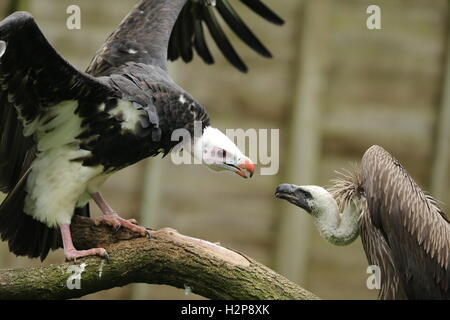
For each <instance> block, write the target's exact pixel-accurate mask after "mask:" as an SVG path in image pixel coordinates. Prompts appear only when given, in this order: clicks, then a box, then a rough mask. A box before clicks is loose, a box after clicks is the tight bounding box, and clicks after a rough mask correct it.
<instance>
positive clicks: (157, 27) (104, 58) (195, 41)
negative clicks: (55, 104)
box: [87, 0, 283, 76]
mask: <svg viewBox="0 0 450 320" xmlns="http://www.w3.org/2000/svg"><path fill="white" fill-rule="evenodd" d="M240 1H241V2H242V3H244V4H245V5H247V6H248V7H249V8H250V9H252V10H253V11H254V12H255V13H257V14H259V15H260V16H262V17H263V18H264V19H266V20H268V21H270V22H273V23H275V24H283V20H282V19H281V18H280V17H278V16H277V15H276V14H275V13H274V12H272V11H271V10H270V9H269V8H268V7H266V6H265V5H264V4H263V3H262V2H261V1H260V0H240ZM215 11H217V12H219V14H220V15H221V16H222V18H223V20H224V21H225V22H226V23H227V24H228V26H229V27H230V28H231V29H232V30H233V31H234V32H235V33H236V34H237V35H238V36H239V38H241V39H242V40H243V41H244V42H245V43H246V44H248V45H249V46H250V47H251V48H253V49H254V50H255V51H256V52H258V53H259V54H261V55H263V56H266V57H270V56H271V54H270V52H269V51H268V50H267V49H266V48H265V47H264V45H263V44H262V43H261V42H260V41H259V40H258V39H257V38H256V36H255V35H254V34H253V33H252V31H251V30H250V29H249V28H248V27H247V26H246V24H245V23H244V22H243V21H242V19H241V18H240V17H239V15H238V14H237V13H236V12H235V10H234V9H233V7H232V6H231V5H230V3H229V1H228V0H142V1H141V2H140V3H139V4H138V5H137V6H136V7H135V8H134V9H133V10H132V11H131V12H130V13H129V14H128V16H127V17H125V19H124V20H123V21H122V23H121V24H120V26H119V27H118V28H117V30H116V31H114V33H113V34H111V36H110V37H109V38H108V40H107V41H106V42H105V44H104V45H103V47H102V48H101V49H100V50H99V51H98V53H97V55H96V57H95V58H94V59H93V60H92V62H91V64H90V66H89V67H88V69H87V72H88V73H90V74H92V75H95V76H106V75H110V74H111V73H113V72H114V71H116V70H117V69H119V68H120V67H121V66H123V65H125V64H126V63H127V62H137V63H144V64H148V65H154V66H158V67H161V68H162V69H164V70H166V69H167V58H169V59H170V60H176V59H178V58H179V57H182V58H183V60H184V61H186V62H189V61H191V60H192V58H193V51H194V49H195V51H197V53H198V54H199V56H200V57H202V59H203V60H204V61H205V62H206V63H208V64H211V63H213V62H214V59H213V57H212V55H211V53H210V51H209V48H208V45H207V43H206V40H205V33H204V24H206V26H207V28H208V29H209V31H210V33H211V36H212V37H213V39H214V41H215V42H216V44H217V46H218V47H219V49H220V50H221V51H222V53H223V54H224V56H225V57H226V58H227V59H228V60H229V61H230V62H231V63H232V64H233V65H234V66H235V67H236V68H238V69H239V70H240V71H243V72H245V71H247V67H246V65H245V64H244V62H243V61H242V60H241V58H240V57H239V55H238V54H237V52H236V51H235V49H234V48H233V46H232V45H231V43H230V41H229V40H228V38H227V36H226V35H225V33H224V31H223V29H222V26H221V24H220V23H219V22H218V20H217V17H216V13H215Z"/></svg>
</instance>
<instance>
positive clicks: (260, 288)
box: [0, 216, 318, 300]
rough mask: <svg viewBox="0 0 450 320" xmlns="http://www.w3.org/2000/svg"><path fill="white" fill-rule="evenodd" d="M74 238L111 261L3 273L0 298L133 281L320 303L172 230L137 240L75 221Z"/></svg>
mask: <svg viewBox="0 0 450 320" xmlns="http://www.w3.org/2000/svg"><path fill="white" fill-rule="evenodd" d="M72 234H73V240H74V243H75V246H76V247H77V248H79V249H88V248H92V247H104V248H105V249H107V251H108V253H109V256H110V260H109V261H105V260H103V259H100V258H97V257H92V258H85V259H82V260H79V261H77V262H71V263H63V264H58V265H49V266H43V267H35V268H25V269H10V270H0V299H70V298H78V297H81V296H84V295H87V294H90V293H94V292H97V291H100V290H105V289H110V288H114V287H119V286H124V285H127V284H130V283H149V284H166V285H171V286H174V287H177V288H185V287H189V288H190V289H191V290H192V292H193V293H196V294H199V295H202V296H204V297H207V298H210V299H299V300H309V299H318V298H317V297H316V296H315V295H314V294H312V293H310V292H308V291H306V290H305V289H303V288H301V287H300V286H298V285H296V284H295V283H293V282H291V281H289V280H287V279H286V278H284V277H283V276H281V275H279V274H277V273H275V272H274V271H272V270H271V269H269V268H267V267H266V266H264V265H262V264H260V263H258V262H256V261H254V260H253V259H251V258H249V257H247V256H245V255H243V254H241V253H238V252H235V251H232V250H230V249H227V248H224V247H221V246H219V245H216V244H213V243H211V242H208V241H204V240H200V239H195V238H191V237H187V236H184V235H181V234H179V233H178V232H177V231H175V230H173V229H161V230H158V231H153V232H152V239H146V238H137V237H136V235H134V234H132V233H131V232H129V231H128V230H119V231H118V232H117V233H112V231H111V229H110V228H109V227H107V226H103V225H101V226H98V227H97V226H94V225H93V223H92V220H91V219H89V218H83V217H78V216H76V217H74V220H73V222H72ZM81 263H84V264H86V266H85V270H84V272H83V273H82V275H81V282H80V284H81V288H80V289H72V290H70V289H68V286H67V282H68V279H69V277H70V276H71V275H73V273H72V272H70V271H68V269H69V267H70V266H71V265H77V266H79V265H80V264H81Z"/></svg>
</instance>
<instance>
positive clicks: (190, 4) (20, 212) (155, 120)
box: [0, 0, 282, 260]
mask: <svg viewBox="0 0 450 320" xmlns="http://www.w3.org/2000/svg"><path fill="white" fill-rule="evenodd" d="M241 1H242V2H243V3H244V4H246V5H247V6H249V7H250V8H251V9H253V10H254V11H255V12H256V13H258V14H260V15H261V16H262V17H264V18H266V19H267V20H269V21H272V22H274V23H278V24H281V23H282V20H281V19H280V18H279V17H278V16H277V15H276V14H275V13H273V12H272V11H271V10H270V9H268V8H267V7H266V6H265V5H264V4H263V3H262V2H261V1H259V0H241ZM212 4H213V5H214V6H212ZM215 10H217V11H218V12H219V13H220V14H221V15H222V16H223V18H224V20H225V22H227V23H228V24H229V25H230V27H231V29H232V30H234V31H235V32H236V33H237V34H238V35H239V36H240V37H241V38H242V39H243V40H244V41H245V42H246V43H247V44H249V45H250V46H251V47H252V48H254V49H255V50H256V51H258V52H259V53H261V54H263V55H265V56H270V53H269V52H268V51H267V49H265V47H264V46H263V45H262V44H261V43H260V42H259V41H258V40H257V39H256V37H255V36H254V35H253V34H252V32H251V31H250V30H249V29H248V27H246V25H245V24H244V22H242V20H241V19H240V18H239V16H238V15H237V14H236V12H235V11H234V10H233V8H232V7H231V6H230V5H229V3H228V1H227V0H215V1H209V0H170V1H169V0H143V1H141V2H140V3H139V4H138V5H137V6H136V7H135V8H134V9H133V10H132V11H131V12H130V14H129V15H128V16H127V17H126V18H125V19H124V20H123V21H122V23H121V24H120V26H119V28H118V29H117V30H116V31H115V32H114V33H113V34H112V35H111V36H110V37H109V38H108V40H107V41H106V43H105V44H104V45H103V47H102V48H101V49H100V50H99V52H98V53H97V55H96V57H95V58H94V59H93V60H92V62H91V64H90V66H89V68H88V70H87V72H86V73H84V72H81V71H79V70H77V69H75V68H74V67H73V66H71V65H70V64H69V63H68V62H67V61H65V60H64V59H63V58H62V57H61V56H60V55H58V53H57V52H56V51H55V49H53V47H52V46H51V45H50V44H49V43H48V42H47V40H46V39H45V37H44V36H43V34H42V33H41V31H40V30H39V28H38V26H37V25H36V23H35V21H34V19H33V18H32V16H31V15H30V14H29V13H26V12H16V13H14V14H12V15H10V16H8V17H7V18H5V19H4V20H3V21H1V22H0V191H2V192H5V193H8V196H7V198H6V199H5V201H4V202H3V203H2V204H1V206H0V234H1V238H2V240H7V241H8V244H9V248H10V251H11V252H13V253H15V254H16V255H24V256H28V257H40V258H41V259H44V258H45V257H46V256H47V254H48V252H49V250H50V249H56V248H57V247H58V246H59V243H60V240H59V239H60V235H61V238H62V243H63V247H64V253H65V256H66V258H67V259H68V260H71V259H76V258H79V257H85V256H90V255H99V256H107V252H106V251H105V250H104V249H103V248H93V249H90V250H77V249H76V248H75V247H74V245H73V243H72V237H71V232H70V223H71V219H72V216H73V215H74V214H79V215H84V216H88V215H89V206H88V202H89V200H90V199H91V198H93V199H94V201H95V202H96V203H97V204H98V206H99V207H100V209H101V210H102V212H103V213H104V215H103V216H102V217H100V218H97V220H96V221H97V222H105V223H107V224H109V225H111V226H113V227H116V228H118V227H124V228H129V229H131V230H133V231H135V232H138V233H140V234H141V235H143V236H145V235H147V230H146V229H145V228H143V227H140V226H138V225H137V224H135V221H131V220H130V221H128V220H125V219H122V218H120V217H119V216H118V215H117V214H116V213H115V212H114V210H113V209H112V208H111V207H109V206H108V204H107V203H106V202H105V200H104V199H103V198H102V196H101V195H100V193H99V188H100V187H101V185H102V184H103V183H104V181H105V180H106V179H107V178H108V177H109V176H110V175H111V174H113V173H115V172H117V171H118V170H120V169H122V168H125V167H127V166H129V165H131V164H133V163H136V162H138V161H140V160H142V159H144V158H147V157H150V156H155V155H157V154H160V153H162V154H164V155H166V154H168V153H169V152H170V150H171V149H172V148H173V147H174V146H176V145H177V144H178V143H181V144H182V146H183V148H184V149H185V150H187V151H189V152H190V153H191V154H192V155H193V156H194V157H195V158H196V159H199V160H201V161H203V163H206V164H207V165H208V166H209V167H210V168H212V169H214V170H229V171H231V172H235V173H237V174H239V175H240V176H242V177H244V178H247V177H251V176H252V175H253V172H254V166H253V164H252V162H251V160H250V159H249V158H247V157H246V156H245V155H244V154H243V153H242V152H241V151H240V150H239V149H238V148H237V146H236V145H235V144H234V143H233V142H232V141H231V140H230V139H228V138H227V137H226V136H225V135H224V134H223V133H222V132H220V131H219V130H218V129H215V128H213V127H212V126H211V125H210V121H209V118H208V115H207V112H206V110H205V109H204V107H203V106H202V105H200V104H199V103H198V102H196V101H195V100H194V99H193V97H191V96H190V95H189V94H188V93H186V92H185V91H184V90H183V89H182V88H180V87H179V86H178V85H177V84H175V83H174V81H173V80H172V79H171V78H170V76H169V75H168V74H167V58H168V54H169V58H171V59H176V58H178V57H179V56H181V57H182V58H183V59H184V60H186V61H189V60H190V59H191V58H192V52H193V49H195V50H196V51H197V52H198V54H199V55H200V56H201V57H202V58H203V59H204V60H205V61H206V62H208V63H212V62H213V59H212V56H211V54H210V52H209V50H208V46H207V44H206V42H205V38H204V30H203V24H204V23H206V25H207V27H208V29H209V30H210V32H211V34H212V37H213V38H214V40H215V41H216V42H217V43H218V46H219V48H220V49H221V50H222V52H223V53H224V55H225V56H226V57H227V58H228V59H229V60H230V62H232V63H233V64H234V65H235V66H236V67H237V68H238V69H240V70H241V71H245V70H246V67H245V65H244V63H243V62H242V60H241V59H240V58H239V56H238V55H237V53H236V52H235V51H234V49H233V47H232V46H231V44H230V43H229V41H228V40H227V38H226V36H225V34H224V33H223V31H222V29H221V26H220V25H219V24H218V22H217V18H216V16H215ZM180 12H181V14H180ZM174 26H175V27H174ZM172 29H173V32H172ZM196 124H198V127H199V128H200V134H199V135H194V129H195V127H196ZM177 129H184V130H185V131H186V132H188V134H189V135H190V137H191V138H192V139H190V142H189V139H187V140H186V141H185V140H184V139H181V140H182V141H180V139H176V140H174V139H172V133H174V132H175V130H177Z"/></svg>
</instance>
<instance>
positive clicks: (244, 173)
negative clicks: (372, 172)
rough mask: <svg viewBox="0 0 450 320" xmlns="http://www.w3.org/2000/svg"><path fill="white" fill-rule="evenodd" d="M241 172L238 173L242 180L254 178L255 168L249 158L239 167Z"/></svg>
mask: <svg viewBox="0 0 450 320" xmlns="http://www.w3.org/2000/svg"><path fill="white" fill-rule="evenodd" d="M238 167H239V170H237V171H236V173H237V174H238V175H240V176H241V177H242V178H245V179H247V178H251V177H253V173H254V172H255V166H254V165H253V162H252V161H251V160H250V159H249V158H245V159H244V161H242V162H241V163H240V164H239V165H238Z"/></svg>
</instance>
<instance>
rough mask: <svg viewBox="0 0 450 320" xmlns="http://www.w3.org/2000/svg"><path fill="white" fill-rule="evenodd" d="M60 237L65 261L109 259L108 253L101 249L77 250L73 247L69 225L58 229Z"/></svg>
mask: <svg viewBox="0 0 450 320" xmlns="http://www.w3.org/2000/svg"><path fill="white" fill-rule="evenodd" d="M59 228H60V230H61V237H62V241H63V246H64V255H65V256H66V259H67V260H69V261H70V260H76V259H77V258H83V257H88V256H100V257H104V258H106V259H109V256H108V253H107V252H106V250H105V249H103V248H93V249H89V250H77V249H75V247H74V246H73V242H72V235H71V234H70V225H68V224H63V225H61V226H60V227H59Z"/></svg>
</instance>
